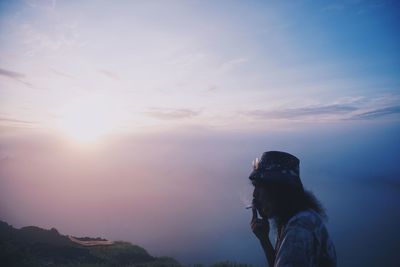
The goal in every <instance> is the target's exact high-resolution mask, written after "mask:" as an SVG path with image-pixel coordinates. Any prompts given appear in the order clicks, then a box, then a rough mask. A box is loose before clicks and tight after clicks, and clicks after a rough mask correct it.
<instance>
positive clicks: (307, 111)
mask: <svg viewBox="0 0 400 267" xmlns="http://www.w3.org/2000/svg"><path fill="white" fill-rule="evenodd" d="M357 109H358V108H357V107H355V106H351V105H341V104H335V105H321V106H307V107H300V108H289V109H280V110H252V111H248V112H244V115H247V116H250V117H253V118H256V119H296V118H303V117H310V116H322V115H335V114H347V113H349V112H353V111H356V110H357Z"/></svg>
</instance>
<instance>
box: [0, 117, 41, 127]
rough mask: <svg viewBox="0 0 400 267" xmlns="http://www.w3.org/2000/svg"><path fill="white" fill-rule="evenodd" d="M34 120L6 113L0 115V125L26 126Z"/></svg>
mask: <svg viewBox="0 0 400 267" xmlns="http://www.w3.org/2000/svg"><path fill="white" fill-rule="evenodd" d="M33 124H34V122H32V121H27V120H20V119H15V118H11V117H8V116H6V115H0V125H2V126H22V127H28V126H31V125H33Z"/></svg>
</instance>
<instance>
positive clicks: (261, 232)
mask: <svg viewBox="0 0 400 267" xmlns="http://www.w3.org/2000/svg"><path fill="white" fill-rule="evenodd" d="M252 211H253V217H252V219H251V222H250V225H251V230H252V231H253V233H254V234H255V236H256V237H257V238H258V239H259V240H260V242H262V243H264V242H267V241H269V239H268V238H269V221H268V219H259V218H258V216H257V209H256V208H255V207H253V209H252Z"/></svg>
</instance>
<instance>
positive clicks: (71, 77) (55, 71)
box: [51, 68, 75, 80]
mask: <svg viewBox="0 0 400 267" xmlns="http://www.w3.org/2000/svg"><path fill="white" fill-rule="evenodd" d="M51 71H52V72H53V73H55V74H57V75H59V76H62V77H65V78H69V79H71V80H74V79H75V77H74V76H72V75H70V74H67V73H65V72H62V71H58V70H56V69H54V68H51Z"/></svg>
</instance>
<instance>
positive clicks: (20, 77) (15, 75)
mask: <svg viewBox="0 0 400 267" xmlns="http://www.w3.org/2000/svg"><path fill="white" fill-rule="evenodd" d="M0 76H3V77H7V78H10V79H13V80H14V81H17V82H20V83H23V84H25V85H26V86H29V87H32V84H30V83H29V82H27V81H25V80H24V79H25V77H26V75H25V74H23V73H19V72H16V71H11V70H6V69H2V68H0Z"/></svg>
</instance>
